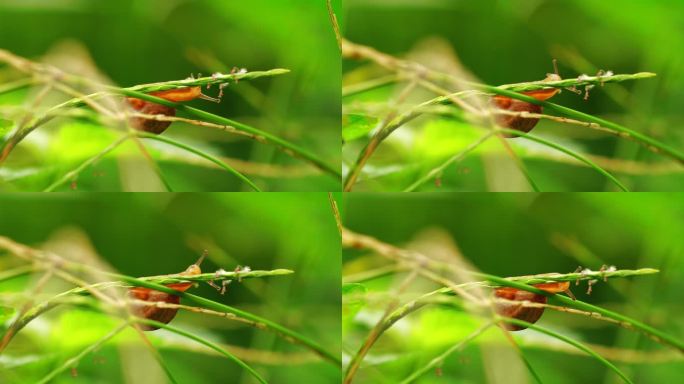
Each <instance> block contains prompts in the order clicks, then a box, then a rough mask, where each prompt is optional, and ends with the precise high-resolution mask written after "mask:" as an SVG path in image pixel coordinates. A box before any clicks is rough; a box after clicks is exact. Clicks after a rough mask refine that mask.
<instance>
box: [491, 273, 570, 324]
mask: <svg viewBox="0 0 684 384" xmlns="http://www.w3.org/2000/svg"><path fill="white" fill-rule="evenodd" d="M533 287H535V288H537V289H541V290H542V291H546V292H549V293H560V292H565V293H566V294H567V295H568V296H570V297H571V298H572V299H573V300H574V299H575V296H574V295H573V294H572V292H570V282H568V281H559V282H555V283H543V284H534V285H533ZM494 296H495V297H496V298H498V299H505V300H509V301H521V302H522V301H529V302H532V303H539V304H546V296H544V295H542V294H539V293H533V292H528V291H524V290H521V289H517V288H511V287H500V288H497V289H495V290H494ZM495 310H496V312H497V313H498V314H499V315H502V316H506V317H512V318H514V319H518V320H522V321H526V322H528V323H535V322H537V320H539V318H540V317H541V315H542V314H543V313H544V307H525V306H524V305H522V304H517V303H512V302H497V303H496V306H495ZM503 327H504V328H506V329H507V330H509V331H521V330H523V329H525V328H527V327H523V326H520V325H517V324H511V323H503Z"/></svg>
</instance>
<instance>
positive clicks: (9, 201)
mask: <svg viewBox="0 0 684 384" xmlns="http://www.w3.org/2000/svg"><path fill="white" fill-rule="evenodd" d="M0 218H1V220H0V235H2V236H7V237H10V238H11V239H13V240H15V241H17V242H21V243H24V244H28V245H31V246H34V247H41V246H44V245H45V246H48V248H49V249H53V250H55V249H58V250H60V252H61V253H62V255H63V256H65V257H69V256H71V257H72V258H73V257H74V256H75V255H81V254H82V252H81V250H82V249H83V247H82V243H83V241H82V240H81V238H82V235H85V236H87V239H88V240H89V241H90V242H92V246H93V247H94V251H95V252H97V254H99V255H100V256H101V257H102V260H101V261H103V262H106V263H108V264H109V265H111V267H113V268H114V269H115V270H117V271H119V272H120V273H123V274H127V275H131V276H150V275H159V274H169V273H178V272H181V271H183V270H185V268H186V267H187V266H188V265H190V264H192V263H194V262H195V261H196V259H197V257H198V256H199V255H200V254H201V253H202V250H203V249H206V250H208V251H209V256H208V259H207V260H205V262H204V264H203V265H202V269H203V271H204V272H212V271H215V270H217V269H219V268H223V269H225V270H228V271H232V270H234V269H235V267H236V266H237V265H241V266H249V267H251V268H252V269H253V270H257V269H262V270H270V269H276V268H286V269H292V270H294V271H295V273H294V274H292V275H287V276H280V277H271V278H259V279H247V280H243V282H242V283H237V282H233V283H232V284H230V285H229V286H228V291H227V293H226V294H225V295H223V296H222V295H220V294H219V293H218V292H217V291H216V290H215V289H214V288H212V287H210V286H208V285H207V284H200V285H199V286H198V287H196V288H193V289H192V290H191V291H190V292H191V293H194V294H196V295H200V296H203V297H206V298H208V299H211V300H215V301H218V302H220V303H225V304H227V305H230V306H233V307H236V308H238V309H241V310H244V311H247V312H251V313H254V314H256V315H259V316H261V317H264V318H266V319H269V320H272V321H274V322H277V323H279V324H281V325H283V326H285V327H288V328H290V329H293V330H295V331H297V332H299V333H301V334H303V335H305V336H307V337H309V338H310V339H312V340H314V341H316V342H317V343H319V344H320V345H322V346H323V347H324V348H325V349H326V350H328V351H331V352H332V353H335V354H338V353H339V351H340V317H341V315H340V286H339V276H340V261H339V260H340V245H339V244H340V243H339V233H338V230H337V227H336V225H335V222H334V220H333V217H332V214H331V210H330V203H329V201H328V196H327V195H326V194H323V193H299V194H290V193H279V194H265V195H261V194H260V195H256V194H201V195H200V194H98V195H93V194H78V195H65V194H60V195H53V196H47V195H41V196H38V195H32V194H22V195H3V196H0ZM67 230H69V231H70V232H65V231H67ZM75 230H78V231H80V234H81V235H78V234H77V233H75V232H74V231H75ZM60 233H61V235H60ZM58 244H61V245H58ZM65 247H66V248H65ZM65 252H66V253H71V254H65ZM21 263H23V262H22V261H20V259H18V258H17V257H14V256H10V255H7V254H6V253H4V252H0V271H4V270H7V269H10V268H11V267H13V266H16V265H19V264H21ZM39 276H41V274H36V275H34V276H32V277H31V278H30V279H28V278H21V279H14V280H10V281H6V282H3V283H2V284H0V298H3V300H2V301H3V304H2V305H5V306H8V304H10V303H13V304H14V305H17V302H18V303H22V302H24V300H25V298H24V299H21V297H17V296H15V294H16V293H21V292H22V291H23V292H25V293H28V292H30V291H29V289H31V288H30V287H32V286H33V285H34V284H35V283H36V280H37V278H38V277H39ZM70 287H71V286H69V285H68V284H66V283H64V282H62V281H61V280H59V279H57V278H53V279H51V281H50V283H49V284H48V285H47V287H45V288H44V289H43V291H42V293H43V294H41V295H38V296H37V297H36V300H38V301H40V300H41V299H44V298H47V297H50V296H52V295H54V294H55V293H57V292H62V291H65V290H67V289H69V288H70ZM17 300H18V301H17ZM8 302H9V303H8ZM183 303H184V304H187V305H193V304H192V303H190V302H186V301H183ZM5 321H6V319H5ZM119 323H120V321H119V320H116V321H114V320H112V319H110V318H108V317H106V316H105V315H101V314H98V313H95V312H92V311H88V310H87V309H79V308H78V307H75V306H70V305H63V306H60V307H58V308H55V309H53V310H51V311H49V312H47V313H45V314H44V315H42V316H41V317H39V318H38V319H36V320H34V321H33V322H32V323H30V324H29V325H28V326H27V327H26V328H24V329H23V330H22V331H21V332H19V334H18V335H17V336H16V337H15V338H14V340H12V342H11V343H10V344H9V348H8V349H7V350H5V351H4V352H3V354H2V358H0V382H2V383H17V384H18V383H29V382H34V381H36V380H38V379H39V378H41V377H42V376H44V375H45V374H46V373H47V372H48V371H50V370H51V369H52V368H55V367H57V366H58V365H60V364H62V363H63V362H64V361H65V360H66V359H67V358H70V357H72V356H74V355H75V354H76V353H78V352H80V351H81V350H83V349H84V348H86V347H87V346H88V345H90V344H91V343H93V342H94V341H95V340H97V339H98V338H99V337H101V336H102V335H104V334H105V333H107V332H109V331H110V330H111V329H113V328H114V327H115V326H116V325H117V324H119ZM7 325H8V324H4V325H3V328H4V329H6V328H5V327H6V326H7ZM171 325H173V326H176V327H178V328H181V329H184V330H186V331H188V332H191V333H195V334H198V335H201V336H203V337H206V338H208V339H209V340H212V341H214V342H218V343H221V344H223V345H226V344H227V345H229V346H230V347H237V348H240V349H238V350H233V349H231V351H233V352H235V353H236V354H237V355H238V356H239V357H242V358H243V359H245V360H246V362H247V363H248V364H250V365H251V366H252V367H254V368H256V369H257V370H258V371H259V372H260V373H261V374H262V375H263V376H264V377H265V378H266V379H267V380H268V382H269V383H295V382H298V383H338V382H339V381H340V371H339V368H338V367H335V366H334V365H333V364H331V363H330V362H328V361H323V360H322V359H321V358H320V357H318V356H317V355H315V354H313V353H311V352H309V350H308V349H306V348H303V347H300V346H297V345H294V344H290V343H287V342H285V341H284V340H283V339H282V338H280V337H276V336H275V335H274V334H272V333H270V332H266V331H261V330H257V329H255V328H252V327H249V326H245V325H243V324H241V323H239V322H233V321H229V320H226V319H222V318H219V317H214V316H208V315H202V314H195V313H188V312H185V311H180V312H179V313H178V315H177V316H176V318H175V319H174V320H173V321H172V322H171ZM146 335H147V336H148V337H150V338H151V339H152V341H153V342H154V343H155V344H156V345H157V346H158V347H157V348H158V350H159V351H160V352H161V354H162V356H163V357H164V359H165V360H166V363H167V364H168V365H169V367H170V370H171V372H172V373H173V375H174V376H175V377H176V379H177V380H178V381H179V382H181V383H217V382H228V383H253V382H255V381H254V379H253V378H251V377H250V376H249V375H248V374H247V373H245V372H243V370H242V369H241V368H239V367H238V366H237V365H236V364H234V363H232V362H230V361H229V360H226V359H225V358H224V357H221V356H217V355H215V354H213V353H211V352H207V350H206V348H204V347H202V346H201V345H199V344H197V343H195V342H193V341H186V339H184V338H180V337H177V335H175V334H171V333H168V332H167V331H164V330H158V331H155V332H147V333H146ZM115 340H116V342H114V343H109V344H107V345H105V346H104V347H102V348H100V349H99V350H98V351H96V352H95V353H94V354H89V355H87V356H86V357H85V358H84V359H83V360H81V362H80V364H79V365H78V367H77V373H78V376H77V377H71V375H70V374H69V372H68V371H67V372H65V373H63V374H62V375H60V376H59V380H55V381H54V382H60V383H61V382H63V383H122V382H130V383H141V382H144V383H164V382H166V380H165V378H164V375H163V373H161V372H160V371H159V368H158V364H157V363H156V362H155V361H154V360H153V359H152V358H151V356H150V355H149V352H148V350H147V349H146V348H144V347H143V346H142V344H141V343H140V339H139V338H138V337H137V335H136V334H135V333H134V332H133V331H132V330H128V331H126V333H125V334H124V335H123V336H122V337H119V338H117V339H115ZM336 351H337V352H336ZM136 361H137V364H136Z"/></svg>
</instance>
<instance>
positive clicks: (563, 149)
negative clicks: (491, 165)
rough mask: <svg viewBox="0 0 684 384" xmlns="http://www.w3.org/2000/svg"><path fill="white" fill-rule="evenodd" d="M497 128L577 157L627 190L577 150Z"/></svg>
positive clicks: (625, 190)
mask: <svg viewBox="0 0 684 384" xmlns="http://www.w3.org/2000/svg"><path fill="white" fill-rule="evenodd" d="M497 130H499V131H501V132H504V133H507V134H510V135H516V136H520V137H524V138H526V139H528V140H531V141H534V142H537V143H539V144H543V145H545V146H547V147H551V148H553V149H556V150H558V151H561V152H563V153H565V154H566V155H569V156H572V157H574V158H575V159H577V160H579V161H581V162H583V163H585V164H587V165H588V166H589V167H591V168H593V169H594V170H596V172H598V173H600V174H602V175H604V176H605V177H607V178H608V179H609V180H610V181H612V182H613V183H614V184H615V185H617V186H618V188H620V189H621V190H623V191H624V192H629V189H627V187H625V186H624V185H623V184H622V183H621V182H620V181H619V180H618V179H617V178H615V176H613V175H611V174H610V173H609V172H608V171H606V170H605V169H603V168H601V167H600V166H599V165H598V164H596V163H594V162H593V161H591V160H589V159H587V158H586V157H584V156H582V155H580V154H579V153H577V152H575V151H573V150H570V149H568V148H565V147H563V146H561V145H558V144H556V143H553V142H551V141H548V140H545V139H542V138H540V137H537V136H532V135H530V134H528V133H523V132H520V131H516V130H515V129H508V128H497Z"/></svg>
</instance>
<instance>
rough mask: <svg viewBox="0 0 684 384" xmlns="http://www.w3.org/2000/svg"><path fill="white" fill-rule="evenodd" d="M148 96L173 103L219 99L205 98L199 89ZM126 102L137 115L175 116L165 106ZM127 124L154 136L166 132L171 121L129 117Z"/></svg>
mask: <svg viewBox="0 0 684 384" xmlns="http://www.w3.org/2000/svg"><path fill="white" fill-rule="evenodd" d="M149 95H151V96H156V97H160V98H162V99H164V100H168V101H173V102H176V103H178V102H182V101H190V100H194V99H197V98H200V99H204V100H210V101H213V102H215V103H218V102H220V101H221V100H220V99H215V98H213V97H210V96H207V95H205V94H203V93H202V89H201V88H200V87H185V88H177V89H168V90H166V91H158V92H150V93H149ZM126 101H128V104H129V105H130V106H131V107H132V108H133V109H134V110H135V111H136V112H139V113H143V114H146V115H165V116H176V109H175V108H173V107H169V106H166V105H161V104H157V103H153V102H151V101H146V100H141V99H138V98H135V97H127V98H126ZM129 124H130V125H131V126H132V127H133V128H135V129H137V130H140V131H145V132H150V133H154V134H160V133H162V132H164V131H165V130H166V128H168V127H169V125H171V121H160V120H152V119H146V118H143V117H131V118H130V119H129Z"/></svg>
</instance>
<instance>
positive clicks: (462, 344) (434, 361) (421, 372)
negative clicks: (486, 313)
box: [400, 323, 494, 384]
mask: <svg viewBox="0 0 684 384" xmlns="http://www.w3.org/2000/svg"><path fill="white" fill-rule="evenodd" d="M493 324H494V323H489V324H485V325H483V326H482V327H480V328H478V329H477V330H475V332H473V333H471V334H470V335H468V336H466V337H465V338H464V339H463V340H461V341H459V342H458V343H456V344H454V345H453V346H451V347H450V348H449V349H447V350H446V351H444V352H442V353H441V354H440V355H439V356H437V357H435V358H434V359H432V360H430V362H429V363H427V364H426V365H425V366H423V367H421V368H419V369H418V370H417V371H414V372H413V373H412V374H411V375H409V376H408V377H407V378H405V379H404V380H402V381H401V383H400V384H409V383H412V382H414V381H415V380H417V379H418V378H419V377H421V376H423V375H424V374H426V373H428V372H430V371H432V370H433V369H434V368H436V367H439V366H440V365H441V364H442V363H443V362H444V360H445V359H446V358H447V357H449V356H450V355H451V354H453V353H454V352H457V351H459V350H461V349H463V348H464V347H465V346H466V345H467V344H468V343H470V342H471V341H473V340H475V339H476V338H477V337H478V336H480V335H481V334H483V333H484V332H485V331H486V330H487V329H489V327H491V326H492V325H493Z"/></svg>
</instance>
